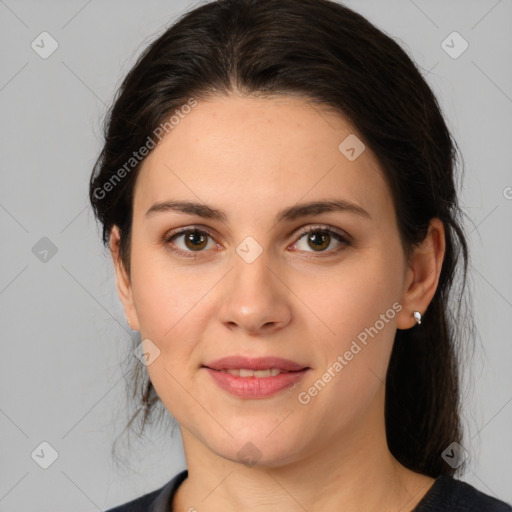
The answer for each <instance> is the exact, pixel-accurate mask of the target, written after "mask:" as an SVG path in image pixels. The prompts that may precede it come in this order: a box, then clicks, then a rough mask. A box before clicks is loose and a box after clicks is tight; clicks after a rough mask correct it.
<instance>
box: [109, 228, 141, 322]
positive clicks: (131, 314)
mask: <svg viewBox="0 0 512 512" xmlns="http://www.w3.org/2000/svg"><path fill="white" fill-rule="evenodd" d="M120 241H121V236H120V232H119V228H118V226H113V227H112V230H111V232H110V254H111V256H112V261H113V263H114V269H115V272H116V280H117V294H118V295H119V299H120V300H121V303H122V305H123V309H124V314H125V315H126V319H127V321H128V320H129V325H130V327H131V328H132V329H133V330H135V331H138V330H139V319H138V318H137V312H136V310H135V305H134V302H133V292H132V286H131V282H130V276H128V274H127V272H126V270H125V268H124V265H123V262H122V261H121V250H120V249H121V247H120Z"/></svg>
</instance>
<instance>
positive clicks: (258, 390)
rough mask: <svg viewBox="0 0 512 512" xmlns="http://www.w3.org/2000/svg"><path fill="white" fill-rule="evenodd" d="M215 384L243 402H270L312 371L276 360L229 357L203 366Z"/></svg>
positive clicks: (279, 359)
mask: <svg viewBox="0 0 512 512" xmlns="http://www.w3.org/2000/svg"><path fill="white" fill-rule="evenodd" d="M201 368H202V369H204V370H206V372H207V373H208V374H209V375H210V376H211V378H212V379H213V381H214V382H215V383H216V384H217V385H218V386H219V387H220V388H221V389H223V390H224V391H227V392H228V393H229V394H231V395H234V396H237V397H238V398H243V399H255V398H268V397H270V396H273V395H275V394H277V393H279V392H280V391H284V390H285V389H289V388H293V387H295V386H296V385H297V384H298V383H299V382H300V381H301V380H302V378H303V377H304V376H305V375H306V374H307V373H308V371H309V370H311V368H310V367H309V366H304V365H302V364H300V363H296V362H294V361H290V360H289V359H282V358H277V357H264V358H258V359H256V358H247V357H241V356H230V357H226V358H223V359H219V360H217V361H213V362H211V363H208V364H207V365H202V366H201Z"/></svg>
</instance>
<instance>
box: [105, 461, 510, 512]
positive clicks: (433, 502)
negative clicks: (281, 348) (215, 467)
mask: <svg viewBox="0 0 512 512" xmlns="http://www.w3.org/2000/svg"><path fill="white" fill-rule="evenodd" d="M187 477H188V470H186V469H185V470H183V471H182V472H181V473H178V474H177V475H176V476H174V477H173V478H172V479H171V480H170V481H169V482H167V483H166V484H165V485H164V486H163V487H161V488H160V489H157V490H155V491H152V492H150V493H148V494H144V496H141V497H140V498H137V499H135V500H133V501H129V502H127V503H125V504H123V505H119V506H118V507H115V508H111V509H109V510H107V511H106V512H172V509H171V503H172V499H173V497H174V494H175V492H176V490H177V489H178V487H179V486H180V484H181V482H183V480H185V478H187ZM412 512H512V507H511V506H510V505H508V504H507V503H505V502H503V501H500V500H497V499H496V498H493V497H491V496H489V495H487V494H484V493H483V492H480V491H479V490H478V489H476V488H475V487H473V486H471V485H469V484H467V483H465V482H462V481H460V480H456V479H454V478H452V477H451V476H448V475H442V476H440V477H438V478H437V479H436V481H435V482H434V484H433V485H432V487H431V488H430V490H429V491H428V492H427V494H425V496H424V497H423V499H422V500H421V501H420V502H419V503H418V505H417V506H416V507H415V508H414V510H413V511H412Z"/></svg>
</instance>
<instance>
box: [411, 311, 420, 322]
mask: <svg viewBox="0 0 512 512" xmlns="http://www.w3.org/2000/svg"><path fill="white" fill-rule="evenodd" d="M412 315H413V316H414V320H416V323H417V324H418V325H419V324H421V313H420V312H419V311H414V312H413V314H412Z"/></svg>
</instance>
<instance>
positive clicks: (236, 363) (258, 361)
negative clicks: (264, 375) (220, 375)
mask: <svg viewBox="0 0 512 512" xmlns="http://www.w3.org/2000/svg"><path fill="white" fill-rule="evenodd" d="M203 366H206V367H207V368H211V369H212V370H228V369H230V368H236V369H241V368H245V369H248V370H266V369H267V368H278V369H280V370H288V371H290V372H295V371H299V370H304V369H305V368H308V367H307V366H304V365H303V364H300V363H296V362H294V361H290V360H289V359H283V358H282V357H244V356H228V357H223V358H221V359H216V360H215V361H211V362H210V363H207V364H204V365H203Z"/></svg>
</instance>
